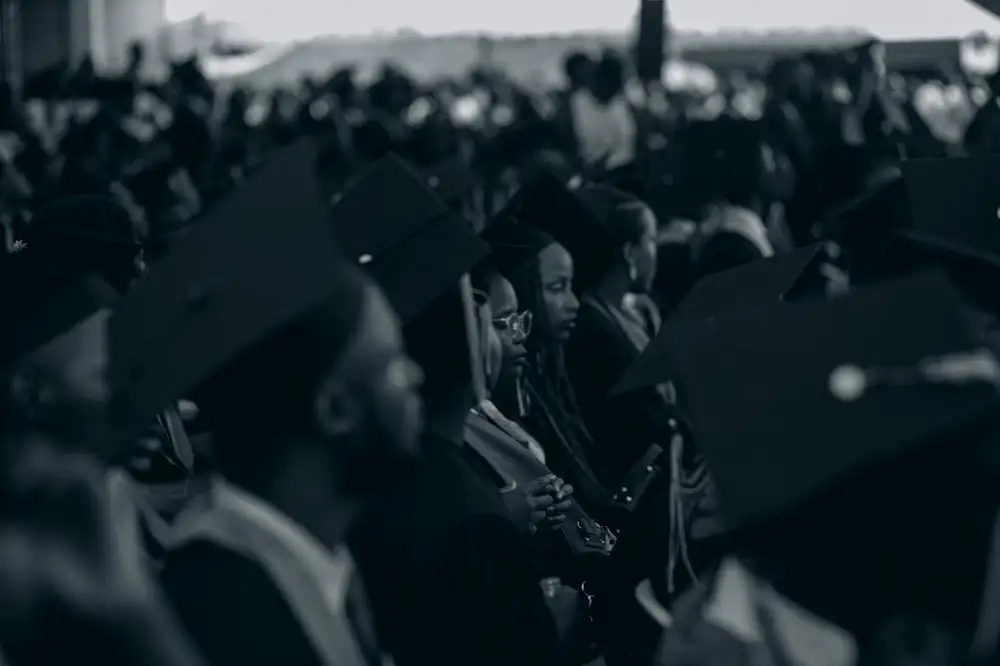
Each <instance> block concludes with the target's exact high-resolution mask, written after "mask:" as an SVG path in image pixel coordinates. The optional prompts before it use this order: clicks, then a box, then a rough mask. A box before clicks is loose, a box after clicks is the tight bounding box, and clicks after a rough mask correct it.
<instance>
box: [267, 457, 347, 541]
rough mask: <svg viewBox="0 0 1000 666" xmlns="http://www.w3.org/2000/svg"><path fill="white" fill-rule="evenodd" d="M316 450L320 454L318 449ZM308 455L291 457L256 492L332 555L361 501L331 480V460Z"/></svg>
mask: <svg viewBox="0 0 1000 666" xmlns="http://www.w3.org/2000/svg"><path fill="white" fill-rule="evenodd" d="M314 450H316V451H317V452H318V447H317V449H314ZM309 453H311V451H310V452H309ZM309 453H305V454H303V455H301V456H290V457H289V458H288V459H286V460H285V461H283V462H282V463H280V464H278V465H276V466H275V469H274V472H273V473H272V474H271V475H270V478H269V479H268V481H267V482H266V483H265V484H262V485H261V487H260V489H259V490H257V491H256V492H257V493H258V494H259V495H260V496H261V498H262V499H264V500H266V501H267V502H268V503H270V504H271V505H272V506H274V507H275V508H276V509H278V510H279V511H281V512H282V513H284V514H285V515H286V516H288V517H289V518H291V519H292V520H293V521H295V522H296V523H298V524H299V525H300V526H302V527H304V528H305V529H306V531H308V532H309V533H310V534H311V535H312V536H313V537H315V538H316V539H317V540H318V541H319V542H320V543H322V544H323V545H324V546H326V547H327V548H328V549H329V550H331V551H333V550H336V549H337V547H339V546H340V545H341V544H342V543H343V542H344V537H345V535H346V533H347V530H348V529H349V528H350V526H351V523H352V522H353V521H354V519H355V518H356V517H357V515H358V513H359V512H360V510H361V501H360V499H358V498H356V497H352V496H350V495H348V493H346V492H344V491H343V488H341V487H340V485H339V484H338V482H337V481H336V480H335V479H331V478H330V476H331V475H330V474H329V468H330V465H331V462H330V461H329V459H328V458H326V457H325V456H320V457H317V456H314V455H310V454H309ZM317 455H319V454H317Z"/></svg>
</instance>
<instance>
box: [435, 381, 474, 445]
mask: <svg viewBox="0 0 1000 666" xmlns="http://www.w3.org/2000/svg"><path fill="white" fill-rule="evenodd" d="M475 406H476V396H475V394H474V393H473V392H472V390H470V389H466V388H464V387H463V388H462V389H461V390H456V391H454V392H452V393H451V394H450V395H448V396H445V397H444V398H443V399H441V400H439V401H437V404H435V405H434V406H433V407H432V408H429V409H428V410H427V421H426V424H425V425H424V432H426V433H428V434H431V435H437V436H438V437H441V438H443V439H446V440H448V441H449V442H451V443H453V444H455V445H457V446H462V444H463V443H464V442H465V422H466V419H468V417H469V410H471V409H472V408H473V407H475Z"/></svg>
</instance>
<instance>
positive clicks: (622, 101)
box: [570, 51, 638, 174]
mask: <svg viewBox="0 0 1000 666" xmlns="http://www.w3.org/2000/svg"><path fill="white" fill-rule="evenodd" d="M626 78H627V71H626V66H625V63H624V61H623V60H622V58H621V56H619V55H618V54H617V53H615V52H613V51H608V52H606V53H605V54H604V55H603V56H602V57H601V59H600V60H599V61H598V62H597V63H596V64H595V65H594V68H593V74H592V76H591V79H590V85H589V86H588V87H587V88H586V89H581V90H580V91H579V92H577V93H576V94H574V95H572V97H571V98H570V108H571V110H572V115H573V126H574V128H575V130H576V138H577V143H578V145H579V151H580V158H581V161H582V163H583V165H584V167H585V168H587V169H588V170H590V171H592V172H594V173H598V174H600V173H604V172H606V171H613V170H616V169H620V168H622V167H626V166H628V165H630V164H632V162H633V161H634V160H635V157H636V141H637V138H638V137H637V134H638V129H637V127H636V121H635V113H634V111H633V109H632V106H631V104H630V103H629V101H628V99H627V98H626V97H625V82H626Z"/></svg>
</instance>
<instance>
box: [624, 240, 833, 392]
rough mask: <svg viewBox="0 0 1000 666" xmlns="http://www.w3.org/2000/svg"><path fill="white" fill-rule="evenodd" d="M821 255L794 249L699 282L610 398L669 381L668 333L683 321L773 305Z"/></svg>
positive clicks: (795, 287) (796, 287) (817, 251)
mask: <svg viewBox="0 0 1000 666" xmlns="http://www.w3.org/2000/svg"><path fill="white" fill-rule="evenodd" d="M822 255H823V252H822V246H821V245H811V246H808V247H804V248H799V249H798V250H795V251H794V252H791V253H789V254H784V255H778V256H774V257H770V258H768V259H761V260H760V261H755V262H752V263H748V264H743V265H742V266H738V267H736V268H732V269H730V270H728V271H723V272H721V273H713V274H712V275H709V276H707V277H705V278H703V279H701V280H699V281H698V282H697V283H696V284H695V286H694V288H692V289H691V291H690V292H689V293H688V295H687V296H686V297H685V298H684V300H682V301H681V302H680V304H679V305H678V306H677V307H676V308H674V310H673V311H672V312H671V313H670V314H669V316H668V317H667V320H666V322H665V323H664V328H663V330H661V332H660V334H659V335H658V336H657V337H656V338H654V339H653V340H652V342H650V343H649V345H647V346H646V349H645V350H644V351H643V353H642V354H641V355H640V356H639V357H638V358H637V359H636V360H635V362H634V363H633V364H632V365H631V366H629V369H628V370H626V371H625V374H624V375H622V377H621V379H620V380H619V381H618V383H617V384H615V387H614V388H613V389H612V390H611V393H612V394H618V393H626V392H628V391H635V390H638V389H641V388H645V387H647V386H655V385H656V384H660V383H661V382H664V381H667V380H668V379H670V378H671V377H670V370H669V367H668V366H669V360H668V359H669V352H670V349H669V347H670V344H671V339H672V335H671V331H670V330H668V329H671V328H674V327H676V326H677V325H678V324H679V323H683V322H685V321H690V320H694V321H699V320H704V319H707V318H709V317H714V316H718V315H722V314H724V313H726V312H730V311H733V310H748V309H754V308H767V307H772V306H776V305H778V304H779V303H781V302H782V301H784V300H785V299H786V298H789V297H791V296H792V295H793V294H795V293H797V292H799V291H800V285H802V283H803V282H804V278H805V276H806V274H807V272H808V271H809V268H810V266H811V265H813V264H814V263H815V262H817V261H818V258H819V257H821V256H822Z"/></svg>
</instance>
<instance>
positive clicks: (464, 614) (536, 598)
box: [428, 515, 558, 666]
mask: <svg viewBox="0 0 1000 666" xmlns="http://www.w3.org/2000/svg"><path fill="white" fill-rule="evenodd" d="M444 552H445V553H446V556H445V558H444V561H443V562H442V564H444V566H445V571H444V572H443V576H444V577H443V578H442V580H444V581H447V583H446V586H447V587H446V590H443V591H445V592H446V593H447V594H446V597H447V603H445V604H438V606H437V607H436V608H433V609H431V608H429V609H428V611H429V612H439V613H441V617H440V618H438V620H437V621H438V622H441V623H444V624H443V625H442V626H445V627H450V629H449V632H448V633H449V634H450V635H451V636H452V644H451V645H450V646H449V648H448V650H447V651H448V652H449V653H450V654H449V655H448V658H447V659H445V660H444V661H445V663H448V664H480V665H482V666H490V665H495V666H511V665H512V664H519V665H520V664H524V665H534V664H538V665H539V666H542V665H544V666H553V664H554V663H555V662H554V660H555V658H556V656H555V655H556V648H557V641H558V639H557V633H556V627H555V622H554V620H553V617H552V615H551V613H550V611H549V608H548V605H547V604H546V602H545V598H544V596H543V595H542V592H541V588H540V587H539V585H538V581H539V578H540V575H539V572H538V571H537V570H536V569H535V567H534V565H533V563H532V562H531V560H530V554H529V550H528V548H527V544H526V543H525V542H524V541H523V540H522V537H521V535H520V534H518V533H517V532H516V531H515V529H514V527H513V526H512V525H511V524H510V523H509V522H508V521H506V520H504V519H503V518H501V517H499V516H492V515H480V516H472V517H470V518H468V519H467V520H465V521H463V523H462V524H461V525H460V526H458V527H456V529H455V530H454V533H453V535H452V537H451V538H450V539H449V544H448V546H447V547H446V548H445V549H444Z"/></svg>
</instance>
